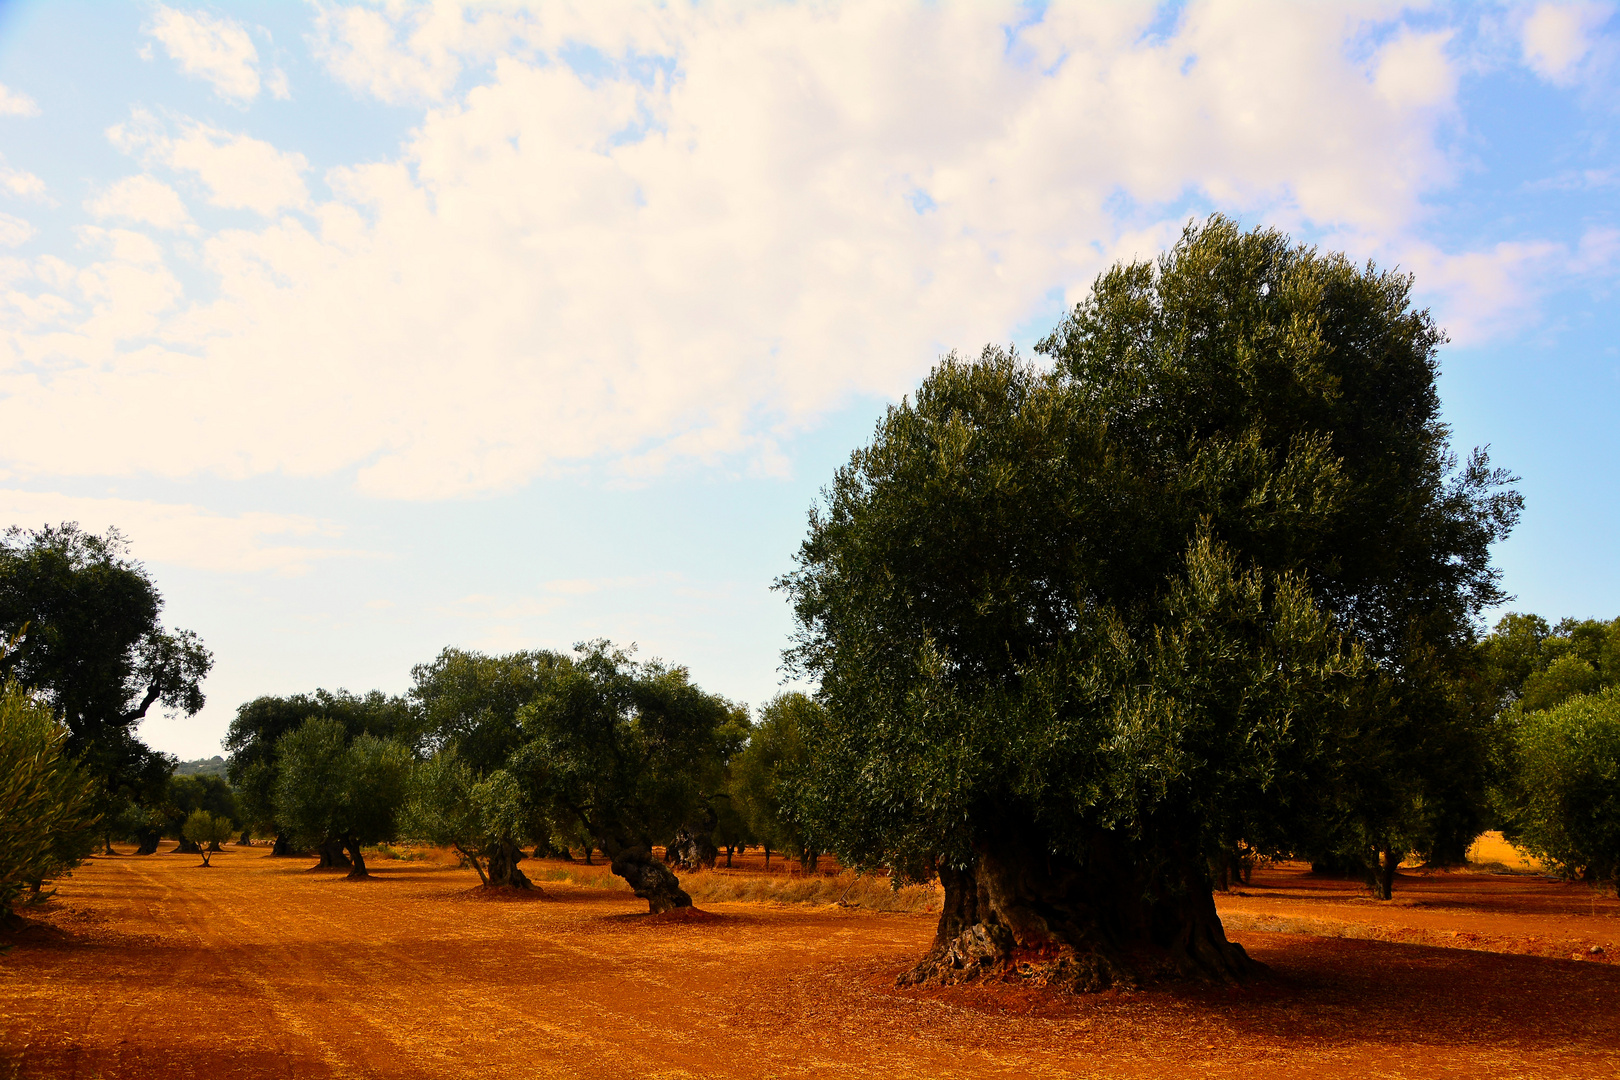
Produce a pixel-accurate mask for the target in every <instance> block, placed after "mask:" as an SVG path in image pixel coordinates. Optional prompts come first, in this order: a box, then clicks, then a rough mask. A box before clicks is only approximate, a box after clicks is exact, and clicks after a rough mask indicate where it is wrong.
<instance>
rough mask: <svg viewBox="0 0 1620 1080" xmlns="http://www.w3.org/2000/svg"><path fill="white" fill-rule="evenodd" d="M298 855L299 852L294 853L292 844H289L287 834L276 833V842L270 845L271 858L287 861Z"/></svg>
mask: <svg viewBox="0 0 1620 1080" xmlns="http://www.w3.org/2000/svg"><path fill="white" fill-rule="evenodd" d="M297 854H298V852H296V851H294V850H293V847H292V844H291V843H290V842H288V840H287V834H286V833H279V832H278V833H276V839H275V842H274V843H272V844H271V845H270V857H271V858H272V859H286V858H291V857H292V856H294V855H297Z"/></svg>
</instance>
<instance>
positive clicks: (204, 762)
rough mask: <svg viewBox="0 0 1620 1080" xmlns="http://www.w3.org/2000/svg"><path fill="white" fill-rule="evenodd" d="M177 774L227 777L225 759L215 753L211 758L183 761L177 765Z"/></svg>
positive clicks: (175, 771)
mask: <svg viewBox="0 0 1620 1080" xmlns="http://www.w3.org/2000/svg"><path fill="white" fill-rule="evenodd" d="M174 775H176V776H217V777H219V778H220V779H221V780H223V779H225V759H224V758H222V757H220V756H219V755H218V754H215V755H214V756H213V757H211V758H198V759H197V760H196V761H182V762H181V763H180V764H179V765H177V766H175V770H174Z"/></svg>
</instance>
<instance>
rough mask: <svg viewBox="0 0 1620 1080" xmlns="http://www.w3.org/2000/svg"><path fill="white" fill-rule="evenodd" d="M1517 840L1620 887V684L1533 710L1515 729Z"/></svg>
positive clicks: (1555, 862)
mask: <svg viewBox="0 0 1620 1080" xmlns="http://www.w3.org/2000/svg"><path fill="white" fill-rule="evenodd" d="M1514 741H1515V744H1516V749H1517V751H1518V755H1517V757H1518V776H1517V782H1516V789H1517V791H1516V802H1517V806H1516V807H1515V810H1516V813H1515V817H1516V818H1517V824H1518V829H1517V833H1518V835H1517V837H1516V838H1515V842H1516V843H1517V844H1518V845H1519V846H1521V847H1523V848H1525V849H1526V850H1528V851H1530V852H1532V853H1533V854H1535V855H1536V856H1538V857H1539V858H1541V859H1542V860H1543V861H1544V862H1546V863H1548V864H1549V865H1551V866H1553V867H1555V868H1557V869H1558V870H1559V871H1560V872H1562V873H1563V874H1565V875H1566V876H1569V877H1583V878H1585V879H1587V880H1588V881H1592V882H1594V883H1596V882H1609V883H1610V884H1612V885H1614V886H1615V887H1616V890H1617V891H1620V687H1610V688H1608V689H1605V690H1603V691H1602V692H1600V693H1597V694H1582V695H1579V696H1577V697H1572V698H1570V699H1569V700H1567V701H1565V702H1564V703H1563V704H1561V705H1559V706H1557V707H1556V708H1552V709H1547V710H1545V711H1543V712H1534V713H1530V714H1529V715H1527V716H1525V717H1524V718H1523V719H1521V720H1520V721H1519V724H1518V729H1517V731H1516V732H1515V740H1514Z"/></svg>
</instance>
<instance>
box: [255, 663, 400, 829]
mask: <svg viewBox="0 0 1620 1080" xmlns="http://www.w3.org/2000/svg"><path fill="white" fill-rule="evenodd" d="M310 717H318V718H320V719H325V720H334V721H336V722H338V723H339V724H341V725H342V726H343V730H344V732H345V734H346V735H347V736H348V737H349V738H353V737H355V736H358V735H372V736H375V737H376V738H379V739H395V740H397V741H401V742H404V743H405V744H406V745H412V746H414V745H415V743H416V742H417V740H418V731H419V724H418V720H417V717H416V713H415V711H414V710H413V709H412V708H411V705H410V703H409V702H408V701H406V700H405V699H403V698H399V697H390V696H388V695H386V694H383V693H381V692H380V691H376V690H373V691H371V692H370V693H368V694H365V695H356V694H351V693H349V692H348V691H347V690H336V691H332V690H316V691H315V692H314V693H313V694H292V695H289V696H287V697H273V696H268V695H267V696H265V697H259V698H254V699H253V700H252V701H249V702H247V703H245V704H243V705H241V706H240V707H238V708H237V710H236V717H235V719H233V720H232V721H231V726H230V729H229V730H228V731H227V732H226V734H225V749H226V751H228V752H229V754H230V761H229V763H228V765H227V773H228V775H229V777H230V782H231V785H232V787H233V788H234V789H235V792H236V799H237V807H238V810H237V813H235V814H233V815H232V816H234V817H238V820H239V821H241V822H242V823H243V824H244V826H245V827H247V828H251V829H257V830H260V831H261V832H265V833H270V834H274V835H278V836H282V840H283V841H284V840H285V837H284V835H282V834H283V833H284V828H283V826H282V825H281V824H280V823H279V822H278V821H277V820H276V815H275V805H274V800H275V789H276V782H277V778H278V776H279V771H278V768H277V764H278V762H277V749H278V747H279V745H280V740H281V738H282V736H284V735H286V734H287V733H288V732H290V731H292V730H293V729H295V728H297V727H298V726H299V725H300V724H302V723H303V722H304V721H305V720H308V719H309V718H310ZM277 847H278V851H279V850H281V849H282V847H283V845H282V844H281V843H278V845H277Z"/></svg>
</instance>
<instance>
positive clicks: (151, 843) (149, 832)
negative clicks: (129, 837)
mask: <svg viewBox="0 0 1620 1080" xmlns="http://www.w3.org/2000/svg"><path fill="white" fill-rule="evenodd" d="M162 838H163V834H162V833H161V832H159V831H158V830H156V829H136V830H135V841H136V845H137V846H136V848H135V854H137V855H156V854H157V849H158V841H159V840H161V839H162Z"/></svg>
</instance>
